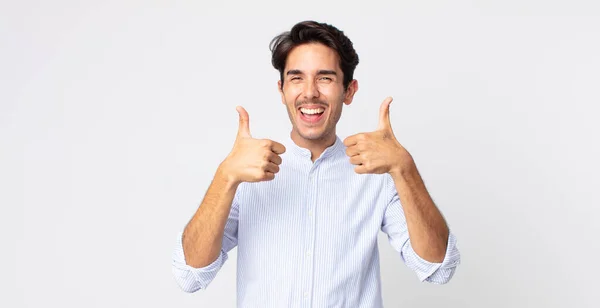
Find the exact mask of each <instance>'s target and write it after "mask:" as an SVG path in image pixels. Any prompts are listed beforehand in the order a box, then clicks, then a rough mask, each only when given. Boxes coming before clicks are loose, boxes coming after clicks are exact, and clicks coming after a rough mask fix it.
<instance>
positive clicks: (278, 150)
mask: <svg viewBox="0 0 600 308" xmlns="http://www.w3.org/2000/svg"><path fill="white" fill-rule="evenodd" d="M271 151H273V152H274V153H275V154H283V153H285V146H284V145H283V144H281V143H279V142H276V141H273V142H272V143H271Z"/></svg>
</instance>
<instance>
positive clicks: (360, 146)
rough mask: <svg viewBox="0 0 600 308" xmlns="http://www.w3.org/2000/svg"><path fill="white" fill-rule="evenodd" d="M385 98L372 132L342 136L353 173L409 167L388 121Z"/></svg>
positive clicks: (411, 163)
mask: <svg viewBox="0 0 600 308" xmlns="http://www.w3.org/2000/svg"><path fill="white" fill-rule="evenodd" d="M391 102H392V98H391V97H388V98H386V99H385V100H384V101H383V103H381V107H380V108H379V125H378V126H377V130H375V131H374V132H368V133H360V134H356V135H353V136H350V137H348V138H346V139H345V140H344V145H346V146H347V148H346V155H348V157H350V163H352V164H353V165H356V167H355V168H354V170H355V171H356V173H359V174H363V173H375V174H382V173H390V174H392V175H394V174H401V173H403V172H404V171H408V170H412V169H414V168H416V167H414V161H413V159H412V157H411V155H410V153H408V151H406V149H405V148H404V147H403V146H402V145H401V144H400V142H398V140H397V139H396V137H395V136H394V132H393V130H392V126H391V124H390V103H391Z"/></svg>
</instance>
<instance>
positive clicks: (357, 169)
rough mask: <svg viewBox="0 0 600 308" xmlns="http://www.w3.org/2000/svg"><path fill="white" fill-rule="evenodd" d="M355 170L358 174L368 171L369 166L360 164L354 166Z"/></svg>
mask: <svg viewBox="0 0 600 308" xmlns="http://www.w3.org/2000/svg"><path fill="white" fill-rule="evenodd" d="M354 172H356V173H358V174H365V173H367V167H365V166H364V165H358V166H356V167H354Z"/></svg>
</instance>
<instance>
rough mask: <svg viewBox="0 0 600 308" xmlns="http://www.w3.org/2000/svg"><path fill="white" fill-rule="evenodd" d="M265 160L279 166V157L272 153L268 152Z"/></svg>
mask: <svg viewBox="0 0 600 308" xmlns="http://www.w3.org/2000/svg"><path fill="white" fill-rule="evenodd" d="M267 160H268V161H270V162H272V163H274V164H275V165H281V156H279V155H277V154H275V153H273V152H269V154H267Z"/></svg>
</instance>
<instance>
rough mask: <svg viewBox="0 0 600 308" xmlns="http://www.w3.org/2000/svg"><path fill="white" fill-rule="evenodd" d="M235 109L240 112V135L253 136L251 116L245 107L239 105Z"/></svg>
mask: <svg viewBox="0 0 600 308" xmlns="http://www.w3.org/2000/svg"><path fill="white" fill-rule="evenodd" d="M235 110H236V111H237V112H238V113H239V114H240V124H239V127H238V137H252V136H251V135H250V118H249V117H248V112H247V111H246V109H244V107H242V106H237V107H235Z"/></svg>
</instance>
